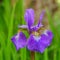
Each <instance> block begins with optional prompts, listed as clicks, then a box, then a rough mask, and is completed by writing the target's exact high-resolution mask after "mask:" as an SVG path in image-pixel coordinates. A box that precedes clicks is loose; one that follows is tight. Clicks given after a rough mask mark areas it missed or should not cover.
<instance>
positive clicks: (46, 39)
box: [38, 30, 53, 53]
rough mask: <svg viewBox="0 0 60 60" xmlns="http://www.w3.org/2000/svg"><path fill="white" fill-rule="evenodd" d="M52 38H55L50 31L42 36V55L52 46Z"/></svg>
mask: <svg viewBox="0 0 60 60" xmlns="http://www.w3.org/2000/svg"><path fill="white" fill-rule="evenodd" d="M52 38H53V34H52V32H51V31H50V30H47V31H45V32H44V33H43V34H42V35H41V40H40V41H39V43H38V44H39V48H40V49H39V50H40V52H41V53H43V52H44V50H45V49H46V48H47V47H48V46H50V44H51V42H52Z"/></svg>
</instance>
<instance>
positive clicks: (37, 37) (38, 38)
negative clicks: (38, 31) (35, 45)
mask: <svg viewBox="0 0 60 60" xmlns="http://www.w3.org/2000/svg"><path fill="white" fill-rule="evenodd" d="M33 37H34V39H35V40H36V41H37V42H38V41H39V40H40V39H41V37H39V36H33Z"/></svg>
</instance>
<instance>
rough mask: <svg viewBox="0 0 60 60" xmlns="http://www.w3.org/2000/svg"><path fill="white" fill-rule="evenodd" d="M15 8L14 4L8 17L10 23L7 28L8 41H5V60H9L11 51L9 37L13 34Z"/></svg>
mask: <svg viewBox="0 0 60 60" xmlns="http://www.w3.org/2000/svg"><path fill="white" fill-rule="evenodd" d="M15 6H16V3H15V4H14V6H13V9H12V12H11V16H10V19H9V20H10V22H9V27H8V39H7V48H6V53H7V55H6V60H10V51H11V40H10V39H11V36H12V34H13V21H14V12H15Z"/></svg>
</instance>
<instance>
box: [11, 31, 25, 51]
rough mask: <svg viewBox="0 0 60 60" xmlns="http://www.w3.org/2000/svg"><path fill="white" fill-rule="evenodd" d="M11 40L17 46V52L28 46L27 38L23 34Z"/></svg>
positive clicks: (18, 34)
mask: <svg viewBox="0 0 60 60" xmlns="http://www.w3.org/2000/svg"><path fill="white" fill-rule="evenodd" d="M11 40H12V42H13V43H14V45H15V46H16V49H17V50H19V49H20V48H23V47H25V46H26V37H25V35H24V34H23V33H22V32H19V33H17V34H16V35H15V36H13V37H12V39H11Z"/></svg>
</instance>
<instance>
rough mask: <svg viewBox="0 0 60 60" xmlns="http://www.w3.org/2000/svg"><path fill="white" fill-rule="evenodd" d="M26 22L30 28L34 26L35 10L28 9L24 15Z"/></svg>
mask: <svg viewBox="0 0 60 60" xmlns="http://www.w3.org/2000/svg"><path fill="white" fill-rule="evenodd" d="M24 18H25V21H26V23H27V25H28V28H29V29H30V27H31V26H32V25H33V24H34V10H33V9H27V10H26V12H25V15H24Z"/></svg>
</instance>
